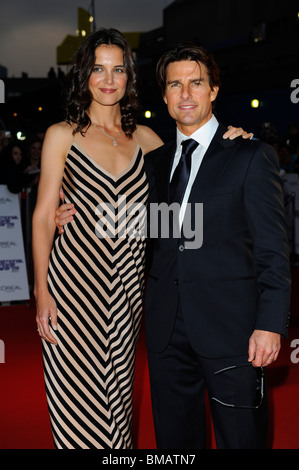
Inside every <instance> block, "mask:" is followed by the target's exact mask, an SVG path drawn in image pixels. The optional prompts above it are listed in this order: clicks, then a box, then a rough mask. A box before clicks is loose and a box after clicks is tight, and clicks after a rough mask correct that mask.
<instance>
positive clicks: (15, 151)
mask: <svg viewBox="0 0 299 470" xmlns="http://www.w3.org/2000/svg"><path fill="white" fill-rule="evenodd" d="M11 156H12V159H13V161H14V162H15V163H16V164H17V165H19V164H20V163H21V161H22V157H23V155H22V150H21V149H20V147H18V146H17V145H15V146H14V147H13V148H12V151H11Z"/></svg>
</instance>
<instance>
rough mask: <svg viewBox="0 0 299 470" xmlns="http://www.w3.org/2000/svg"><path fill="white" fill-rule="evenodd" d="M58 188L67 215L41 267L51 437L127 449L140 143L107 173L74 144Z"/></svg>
mask: <svg viewBox="0 0 299 470" xmlns="http://www.w3.org/2000/svg"><path fill="white" fill-rule="evenodd" d="M63 189H64V193H65V201H66V202H73V203H74V204H75V207H76V209H77V213H76V215H75V217H74V221H73V222H71V223H69V224H67V225H66V226H65V232H64V234H63V235H62V236H60V237H58V238H57V239H56V241H55V243H54V246H53V250H52V252H51V257H50V265H49V272H48V285H49V291H50V293H51V294H52V295H53V297H54V298H55V300H56V303H57V308H58V330H57V331H56V332H54V331H53V330H52V333H53V335H54V336H56V338H57V340H58V343H59V344H58V345H57V346H55V345H51V344H50V343H47V342H45V341H43V362H44V375H45V385H46V394H47V401H48V408H49V413H50V420H51V426H52V432H53V437H54V443H55V446H56V448H59V449H109V448H115V449H130V448H132V432H131V423H132V391H133V383H134V366H135V346H136V341H137V338H138V333H139V327H140V320H141V313H142V294H143V288H144V264H145V237H144V233H143V231H142V230H141V229H142V226H143V224H144V223H145V205H146V201H147V196H148V184H147V181H146V177H145V173H144V167H143V155H142V151H141V149H140V147H139V146H137V147H136V150H135V154H134V156H133V158H132V160H131V163H130V165H129V167H128V168H126V169H125V170H124V171H123V172H122V173H121V174H119V175H117V176H116V177H115V176H113V175H111V174H110V173H109V172H107V171H105V170H104V169H103V168H102V167H101V166H100V165H98V164H97V163H96V162H95V161H94V160H93V159H92V158H91V157H90V156H88V154H87V153H86V152H85V151H84V150H83V149H82V148H80V147H79V146H78V145H77V144H76V143H75V142H74V143H73V145H72V147H71V149H70V151H69V154H68V157H67V160H66V165H65V172H64V177H63ZM136 208H137V211H136V210H135V209H136ZM136 214H138V215H137V216H136ZM137 219H138V221H137ZM136 221H137V225H138V226H137V228H136V223H135V222H136Z"/></svg>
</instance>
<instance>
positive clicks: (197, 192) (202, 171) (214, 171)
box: [188, 124, 235, 203]
mask: <svg viewBox="0 0 299 470" xmlns="http://www.w3.org/2000/svg"><path fill="white" fill-rule="evenodd" d="M226 130H227V129H225V127H224V126H223V125H222V124H219V127H218V129H217V131H216V134H215V136H214V138H213V139H212V142H211V144H210V145H209V147H208V149H207V151H206V153H205V156H204V158H203V160H202V163H201V166H200V168H199V171H198V173H197V175H196V178H195V181H194V183H193V186H192V189H191V193H190V197H189V201H188V202H190V203H195V202H203V201H204V200H205V198H206V197H207V196H208V194H209V192H210V190H211V189H212V188H213V186H214V184H215V183H216V181H217V180H218V179H219V178H220V177H221V174H222V172H223V170H224V168H225V167H226V166H227V164H228V161H229V156H230V155H231V154H232V150H233V147H234V146H235V142H234V141H233V140H229V139H223V137H222V136H223V134H224V133H225V132H226Z"/></svg>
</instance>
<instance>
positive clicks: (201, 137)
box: [170, 114, 219, 226]
mask: <svg viewBox="0 0 299 470" xmlns="http://www.w3.org/2000/svg"><path fill="white" fill-rule="evenodd" d="M218 126H219V123H218V121H217V119H216V118H215V116H214V114H213V115H212V117H211V119H210V120H209V121H208V122H207V123H206V124H204V125H203V126H202V127H200V128H199V129H197V130H196V131H195V132H194V133H193V134H192V135H190V136H186V135H184V134H182V133H181V132H180V131H179V130H178V129H177V136H176V144H177V145H176V152H175V156H174V160H173V165H172V170H171V174H170V180H171V178H172V175H173V173H174V170H175V169H176V166H177V165H178V163H179V160H180V158H181V154H182V146H181V143H182V142H183V140H186V139H194V140H196V142H198V143H199V145H198V147H197V148H196V149H195V150H194V152H193V154H192V160H191V172H190V177H189V181H188V184H187V187H186V191H185V194H184V197H183V201H182V205H181V209H180V214H179V222H180V226H182V221H183V218H184V214H185V211H186V207H187V202H188V199H189V196H190V192H191V188H192V185H193V183H194V180H195V178H196V175H197V172H198V170H199V168H200V165H201V162H202V159H203V157H204V155H205V153H206V150H207V148H208V147H209V145H210V143H211V141H212V139H213V137H214V135H215V133H216V131H217V128H218ZM199 202H200V201H199Z"/></svg>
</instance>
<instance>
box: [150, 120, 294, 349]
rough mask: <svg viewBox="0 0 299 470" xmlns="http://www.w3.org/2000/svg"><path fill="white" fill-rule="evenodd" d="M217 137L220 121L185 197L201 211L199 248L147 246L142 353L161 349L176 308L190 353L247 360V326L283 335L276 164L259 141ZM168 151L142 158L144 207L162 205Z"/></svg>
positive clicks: (285, 286)
mask: <svg viewBox="0 0 299 470" xmlns="http://www.w3.org/2000/svg"><path fill="white" fill-rule="evenodd" d="M225 131H226V129H225V128H224V127H223V126H222V125H221V124H220V125H219V128H218V130H217V132H216V134H215V136H214V138H213V140H212V142H211V144H210V146H209V148H208V150H207V152H206V154H205V156H204V159H203V161H202V164H201V167H200V169H199V172H198V174H197V177H196V179H195V182H194V184H193V187H192V190H191V194H190V198H189V203H190V204H191V205H193V207H195V206H194V204H195V203H202V204H203V243H202V246H201V247H200V248H197V249H191V248H189V249H187V248H186V240H185V239H184V236H182V237H181V238H179V239H178V238H172V237H168V238H165V237H164V238H163V237H162V236H159V237H157V238H152V239H151V240H150V246H151V252H152V258H151V262H150V270H149V275H148V281H147V287H146V297H145V326H146V341H147V347H148V348H149V349H150V350H153V351H162V350H163V349H164V348H165V347H166V346H167V344H168V342H169V340H170V337H171V333H172V331H173V326H174V321H175V316H176V311H177V306H178V302H179V301H180V307H181V309H182V313H183V316H184V320H185V326H186V331H187V334H188V336H189V339H190V342H191V344H192V347H193V348H194V350H195V351H196V352H197V353H198V354H201V355H203V356H206V357H220V356H221V357H223V356H235V355H241V354H247V352H248V341H249V337H250V336H251V334H252V332H253V330H254V329H260V330H267V331H273V332H277V333H280V334H281V335H283V336H286V335H287V324H288V315H289V302H290V283H291V281H290V271H289V248H288V239H287V235H286V229H285V218H284V206H283V197H282V191H281V185H280V176H279V165H278V158H277V155H276V153H275V151H274V150H273V148H272V147H270V146H269V145H267V144H265V143H262V142H260V141H249V140H244V139H242V138H238V139H235V140H233V141H231V140H225V139H223V138H222V136H223V134H224V133H225ZM174 152H175V143H169V144H166V145H164V146H162V147H160V148H159V149H157V150H155V151H153V152H151V153H149V154H147V155H146V156H145V169H146V173H147V177H148V181H149V185H150V196H149V203H150V205H153V204H156V205H157V204H161V203H163V202H164V203H167V202H168V182H169V175H170V170H171V166H172V162H173V157H174ZM150 207H152V206H149V209H150ZM149 214H150V211H149ZM193 222H194V221H193ZM150 223H152V222H151V221H150V222H149V224H150Z"/></svg>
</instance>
